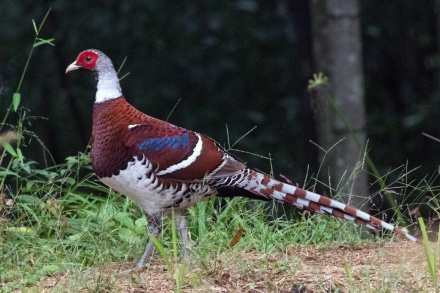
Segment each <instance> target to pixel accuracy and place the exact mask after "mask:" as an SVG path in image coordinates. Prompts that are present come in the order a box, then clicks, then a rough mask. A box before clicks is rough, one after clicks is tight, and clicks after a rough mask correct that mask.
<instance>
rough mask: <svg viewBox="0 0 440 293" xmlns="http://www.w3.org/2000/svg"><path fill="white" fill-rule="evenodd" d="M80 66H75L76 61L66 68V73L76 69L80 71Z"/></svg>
mask: <svg viewBox="0 0 440 293" xmlns="http://www.w3.org/2000/svg"><path fill="white" fill-rule="evenodd" d="M80 68H81V66H80V65H77V64H76V61H75V62H73V63H72V64H70V65H69V66H67V68H66V73H67V72H69V71H72V70H76V69H80Z"/></svg>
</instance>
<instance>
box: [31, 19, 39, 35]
mask: <svg viewBox="0 0 440 293" xmlns="http://www.w3.org/2000/svg"><path fill="white" fill-rule="evenodd" d="M32 25H33V26H34V30H35V34H37V35H38V29H37V24H36V23H35V20H33V19H32Z"/></svg>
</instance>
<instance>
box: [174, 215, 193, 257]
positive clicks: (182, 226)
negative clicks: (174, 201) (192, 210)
mask: <svg viewBox="0 0 440 293" xmlns="http://www.w3.org/2000/svg"><path fill="white" fill-rule="evenodd" d="M175 221H176V226H177V228H178V229H179V231H180V234H181V235H182V245H183V259H185V260H188V259H189V254H190V250H191V249H190V245H189V234H188V222H187V221H186V218H185V216H184V215H182V213H181V212H177V213H175Z"/></svg>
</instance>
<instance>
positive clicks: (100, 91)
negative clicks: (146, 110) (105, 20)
mask: <svg viewBox="0 0 440 293" xmlns="http://www.w3.org/2000/svg"><path fill="white" fill-rule="evenodd" d="M76 69H83V70H87V71H91V72H93V73H94V74H95V78H96V81H97V87H96V89H97V91H96V99H95V102H97V103H99V102H103V101H106V100H110V99H115V98H118V97H121V96H122V92H121V86H120V85H119V79H118V76H117V74H116V71H115V69H114V67H113V64H112V61H111V60H110V58H108V57H107V55H105V54H104V53H102V52H101V51H99V50H96V49H89V50H85V51H82V52H81V53H79V55H78V57H76V60H75V61H74V62H73V63H72V64H70V65H69V66H68V67H67V69H66V73H67V72H69V71H72V70H76Z"/></svg>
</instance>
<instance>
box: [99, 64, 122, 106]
mask: <svg viewBox="0 0 440 293" xmlns="http://www.w3.org/2000/svg"><path fill="white" fill-rule="evenodd" d="M111 69H112V70H100V71H98V72H97V74H98V78H97V79H98V84H97V86H96V96H95V103H101V102H104V101H107V100H111V99H116V98H119V97H121V96H122V91H121V86H120V85H119V79H118V76H117V75H116V72H115V70H114V69H113V66H112V68H111Z"/></svg>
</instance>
